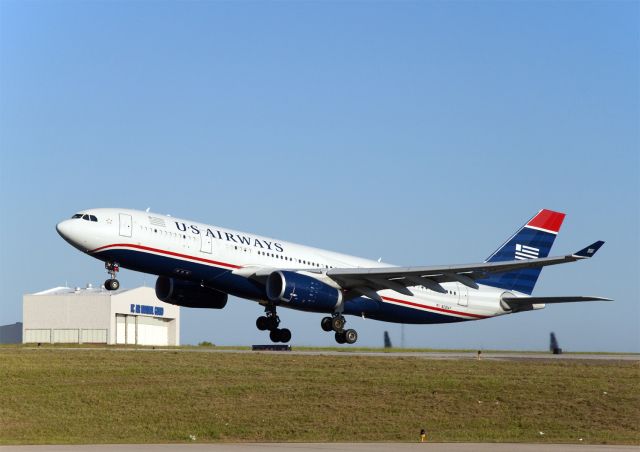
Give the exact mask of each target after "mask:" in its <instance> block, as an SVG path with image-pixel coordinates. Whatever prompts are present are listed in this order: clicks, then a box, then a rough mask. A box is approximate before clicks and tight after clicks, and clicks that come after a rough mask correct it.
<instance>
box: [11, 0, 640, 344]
mask: <svg viewBox="0 0 640 452" xmlns="http://www.w3.org/2000/svg"><path fill="white" fill-rule="evenodd" d="M639 5H640V4H639V3H638V2H633V1H627V2H615V1H608V2H346V3H343V2H142V1H136V2H125V1H120V2H100V1H91V2H90V1H82V2H81V1H68V2H62V1H29V2H24V1H7V0H3V1H0V207H1V210H0V212H1V215H2V221H0V287H1V289H2V298H1V301H0V303H1V304H0V324H7V323H13V322H16V321H21V318H22V312H21V309H22V308H21V306H22V294H24V293H32V292H36V291H39V290H43V289H47V288H50V287H54V286H59V285H64V284H65V283H68V284H69V285H72V286H76V285H79V286H83V285H85V284H86V283H89V282H91V283H93V284H94V285H98V284H101V283H102V281H104V279H105V278H106V274H105V273H104V270H103V265H102V263H101V262H99V261H97V260H94V259H92V258H90V257H88V256H86V255H83V254H81V253H80V252H78V251H76V250H75V249H73V248H72V247H70V246H69V245H67V244H66V243H65V242H64V241H63V240H62V239H61V238H60V237H59V236H58V235H57V233H56V232H55V224H56V223H57V222H58V221H59V220H61V219H64V218H68V217H70V216H71V215H72V214H73V213H75V211H77V210H80V209H82V208H89V207H128V208H137V209H145V208H147V207H151V208H152V210H153V211H156V212H160V213H170V214H172V215H174V216H180V217H186V218H190V219H193V220H195V221H201V222H205V223H211V224H216V225H220V226H226V227H229V228H234V229H239V230H244V231H250V232H254V233H257V234H263V235H269V236H273V237H277V238H281V239H284V240H290V241H293V242H300V243H304V244H308V245H312V246H318V247H322V248H327V249H331V250H337V251H342V252H346V253H349V254H354V255H358V256H363V257H368V258H374V259H377V258H378V257H382V258H383V259H384V260H385V261H387V262H392V263H395V264H402V265H436V264H448V263H451V264H454V263H468V262H478V261H482V260H483V259H484V258H486V257H487V256H488V255H489V254H490V253H491V252H492V251H493V250H494V249H495V248H496V247H497V246H498V245H499V244H501V243H502V241H503V240H504V239H506V238H507V237H508V236H509V235H510V234H511V233H512V232H513V231H514V230H515V229H516V228H517V227H519V226H520V225H521V224H522V223H523V222H524V221H525V220H526V219H528V218H529V217H530V216H531V215H533V214H534V213H535V212H537V211H538V210H539V209H541V208H549V209H554V210H559V211H562V212H566V213H567V214H568V216H567V218H566V220H565V223H564V225H563V229H562V231H561V233H560V235H559V236H558V239H557V240H556V242H555V246H554V249H553V251H552V254H563V253H566V252H573V251H576V250H578V249H580V248H582V247H583V246H586V245H588V244H590V243H592V242H593V241H595V240H599V239H602V240H605V241H606V242H607V243H606V245H605V246H604V247H603V248H602V249H601V251H600V252H599V253H598V255H597V256H596V258H594V259H593V260H590V261H588V262H579V263H575V264H568V265H563V266H557V267H552V268H547V269H545V270H544V271H543V272H542V276H541V279H540V280H539V283H538V285H537V286H536V290H535V291H534V295H596V296H607V297H611V298H614V299H615V301H614V302H612V303H584V304H575V303H573V304H565V305H556V306H549V307H547V308H546V309H545V310H543V311H536V312H528V313H523V314H516V315H512V316H504V317H502V318H498V319H490V320H483V321H476V322H464V323H460V324H451V325H436V326H430V325H422V326H407V327H405V341H404V344H405V345H406V346H412V347H413V346H415V347H418V346H420V347H465V348H472V349H475V348H480V347H482V348H500V349H545V348H546V347H548V337H549V336H548V335H549V332H551V331H554V332H555V333H556V334H557V336H558V339H559V342H560V345H561V346H562V347H563V348H564V349H566V350H617V351H636V352H637V351H640V308H639V305H640V288H639V275H640V265H639V257H638V255H639V251H640V225H639V217H640V188H639V177H640V176H639V171H640V162H639V154H640V132H639V127H640V126H639V124H640V114H639V110H640V92H639V91H640V88H639V86H640V82H639V80H640V78H639V75H640V73H639V55H640V35H639V25H638V24H639V18H640V11H639V9H640V7H639ZM120 280H121V283H122V285H123V286H124V287H135V286H137V285H140V284H143V283H144V284H147V285H149V286H152V285H153V284H154V281H155V280H154V278H153V277H152V276H150V275H142V274H138V273H134V272H131V271H126V270H125V271H122V272H121V274H120ZM260 314H261V309H260V307H259V306H258V305H257V304H254V303H252V302H249V301H245V300H239V299H236V298H232V299H231V300H230V303H229V304H228V307H227V308H226V309H225V310H223V311H202V310H200V311H198V310H191V309H183V310H182V341H183V342H184V343H197V342H199V341H202V340H209V341H211V342H214V343H216V344H252V343H262V342H265V341H266V340H267V338H266V335H265V333H262V332H259V331H257V330H256V328H255V318H256V317H257V316H258V315H260ZM280 316H281V318H282V319H283V322H284V325H286V326H287V327H289V328H290V329H291V330H292V332H293V336H294V339H293V344H294V345H303V344H304V345H332V344H334V342H333V338H332V335H330V334H327V333H324V332H323V331H321V329H320V326H319V321H320V318H321V316H320V315H317V314H304V313H298V312H293V311H287V310H281V312H280ZM349 325H350V326H352V327H355V328H356V329H357V330H358V331H359V333H360V339H359V344H361V345H381V344H382V336H383V332H384V331H385V330H387V331H389V333H390V335H391V339H392V341H393V342H394V344H396V345H399V344H400V340H401V338H400V331H401V327H400V326H399V325H396V324H386V323H380V322H376V321H372V320H362V319H358V318H350V320H349Z"/></svg>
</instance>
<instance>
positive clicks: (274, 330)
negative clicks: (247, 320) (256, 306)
mask: <svg viewBox="0 0 640 452" xmlns="http://www.w3.org/2000/svg"><path fill="white" fill-rule="evenodd" d="M264 311H265V315H263V316H260V317H258V319H257V320H256V326H257V327H258V329H259V330H260V331H266V330H269V339H271V341H272V342H282V343H283V344H286V343H287V342H289V341H290V340H291V331H289V329H287V328H278V326H279V325H280V317H278V315H277V314H276V307H275V305H267V306H266V307H265V308H264Z"/></svg>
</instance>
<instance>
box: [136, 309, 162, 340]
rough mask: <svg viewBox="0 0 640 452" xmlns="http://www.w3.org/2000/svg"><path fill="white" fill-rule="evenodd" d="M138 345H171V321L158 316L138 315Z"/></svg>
mask: <svg viewBox="0 0 640 452" xmlns="http://www.w3.org/2000/svg"><path fill="white" fill-rule="evenodd" d="M138 345H169V323H168V322H167V321H166V320H165V319H161V318H158V317H146V316H139V317H138Z"/></svg>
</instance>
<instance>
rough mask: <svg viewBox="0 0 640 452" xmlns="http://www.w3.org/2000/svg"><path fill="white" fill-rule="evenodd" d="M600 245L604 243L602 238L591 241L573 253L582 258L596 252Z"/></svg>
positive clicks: (591, 255)
mask: <svg viewBox="0 0 640 452" xmlns="http://www.w3.org/2000/svg"><path fill="white" fill-rule="evenodd" d="M602 245H604V242H603V241H602V240H598V241H597V242H595V243H592V244H591V245H589V246H588V247H586V248H583V249H581V250H580V251H578V252H577V253H574V254H573V255H574V256H577V257H582V258H588V257H593V255H594V254H596V252H597V251H598V250H599V249H600V247H601V246H602Z"/></svg>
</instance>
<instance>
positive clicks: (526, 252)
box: [516, 243, 540, 260]
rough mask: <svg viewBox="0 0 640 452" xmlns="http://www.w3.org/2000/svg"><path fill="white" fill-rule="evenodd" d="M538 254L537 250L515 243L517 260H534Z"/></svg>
mask: <svg viewBox="0 0 640 452" xmlns="http://www.w3.org/2000/svg"><path fill="white" fill-rule="evenodd" d="M539 253H540V249H539V248H534V247H532V246H527V245H521V244H519V243H516V259H518V260H525V259H536V258H537V257H538V254H539Z"/></svg>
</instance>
